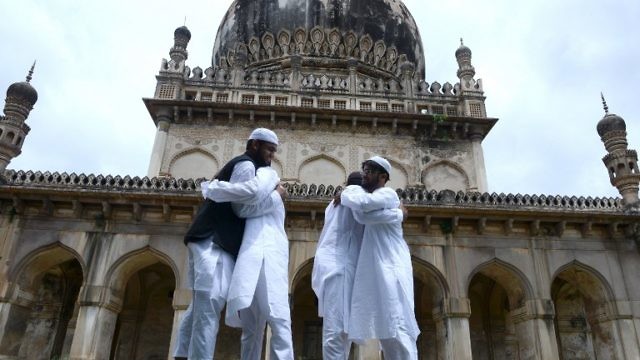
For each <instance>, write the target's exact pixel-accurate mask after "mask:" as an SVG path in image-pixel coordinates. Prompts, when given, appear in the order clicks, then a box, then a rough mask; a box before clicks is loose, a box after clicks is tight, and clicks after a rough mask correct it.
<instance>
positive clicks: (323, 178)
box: [298, 154, 347, 186]
mask: <svg viewBox="0 0 640 360" xmlns="http://www.w3.org/2000/svg"><path fill="white" fill-rule="evenodd" d="M346 179H347V170H346V168H345V166H344V165H343V164H342V163H341V162H340V161H339V160H337V159H335V158H333V157H330V156H327V155H325V154H320V155H315V156H311V157H309V158H307V159H305V160H304V161H302V163H301V164H300V166H299V167H298V180H299V181H300V182H301V183H306V184H309V185H310V184H316V185H327V186H328V185H333V186H337V185H342V184H344V182H345V181H346Z"/></svg>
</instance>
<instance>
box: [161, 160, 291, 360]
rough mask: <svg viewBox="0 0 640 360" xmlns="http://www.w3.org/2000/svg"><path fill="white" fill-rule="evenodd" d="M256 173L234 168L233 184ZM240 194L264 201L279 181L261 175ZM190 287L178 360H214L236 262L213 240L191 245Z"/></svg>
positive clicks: (243, 164)
mask: <svg viewBox="0 0 640 360" xmlns="http://www.w3.org/2000/svg"><path fill="white" fill-rule="evenodd" d="M254 174H255V169H254V167H253V164H252V163H251V162H249V161H247V162H240V163H238V164H236V165H235V166H234V168H233V172H232V175H231V181H232V182H237V181H239V179H243V178H247V177H249V176H251V177H253V176H254ZM255 179H256V180H255V181H250V182H247V183H246V184H245V186H244V187H243V188H242V190H243V192H238V194H237V195H238V197H239V198H241V199H242V200H243V201H245V202H249V203H251V202H259V201H262V200H264V198H265V195H264V194H265V193H266V194H269V193H270V190H272V189H273V188H274V187H275V186H276V184H277V183H278V181H279V179H277V176H276V177H275V178H272V176H271V174H270V173H268V172H267V173H266V174H260V175H258V177H256V178H255ZM209 184H210V183H209V182H203V183H202V184H201V188H202V195H203V196H204V197H205V198H206V197H208V186H209ZM187 246H188V250H189V268H188V279H189V287H190V288H191V289H192V290H193V293H192V300H191V304H190V305H189V308H188V309H187V311H186V312H185V314H184V317H183V319H182V321H181V323H180V329H179V332H178V338H177V341H176V347H175V350H174V356H175V357H188V358H189V359H211V358H212V357H213V353H214V351H215V346H216V337H217V333H218V327H219V323H220V312H221V311H222V308H223V307H224V305H225V302H226V299H227V295H228V290H229V283H230V282H231V275H232V272H233V267H234V263H235V259H233V257H232V256H231V255H229V254H228V253H226V252H225V251H224V250H222V249H221V248H220V247H219V246H218V245H216V244H215V242H213V239H206V240H203V241H199V242H193V243H189V244H188V245H187Z"/></svg>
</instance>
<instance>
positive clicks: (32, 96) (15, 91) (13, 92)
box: [7, 81, 38, 106]
mask: <svg viewBox="0 0 640 360" xmlns="http://www.w3.org/2000/svg"><path fill="white" fill-rule="evenodd" d="M12 97H13V98H18V99H24V100H26V101H27V102H28V103H29V104H30V105H31V106H33V105H35V103H36V102H37V101H38V92H37V91H36V89H34V88H33V86H31V84H29V83H28V82H26V81H23V82H17V83H14V84H11V85H10V86H9V88H8V89H7V98H12Z"/></svg>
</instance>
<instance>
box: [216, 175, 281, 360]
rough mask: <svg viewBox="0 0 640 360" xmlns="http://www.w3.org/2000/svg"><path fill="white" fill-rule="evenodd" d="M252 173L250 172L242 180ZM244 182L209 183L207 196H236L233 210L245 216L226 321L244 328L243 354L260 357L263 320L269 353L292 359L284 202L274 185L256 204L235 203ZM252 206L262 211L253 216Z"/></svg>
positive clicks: (249, 358)
mask: <svg viewBox="0 0 640 360" xmlns="http://www.w3.org/2000/svg"><path fill="white" fill-rule="evenodd" d="M263 170H264V171H265V172H266V171H270V172H271V174H272V176H276V177H277V174H276V173H275V170H273V169H271V168H268V167H267V168H263V169H260V170H259V172H262V171H263ZM252 178H253V176H248V177H247V178H246V179H244V181H250V180H252ZM249 184H250V182H249ZM244 186H245V184H242V183H236V184H232V183H227V182H215V183H213V184H210V185H209V196H210V198H211V199H213V200H215V201H220V202H224V201H232V202H234V204H233V208H234V211H236V214H237V215H238V216H240V217H246V218H247V221H246V224H245V232H244V237H243V240H242V246H241V247H240V252H239V254H238V259H237V260H236V267H235V269H234V272H233V275H232V278H231V284H230V286H229V294H228V296H227V313H226V324H227V325H229V326H233V327H241V328H242V339H241V345H242V349H241V353H242V359H243V360H254V359H255V360H258V359H260V358H261V355H262V343H263V337H264V329H265V325H266V324H267V323H268V324H269V327H270V328H271V335H272V336H271V348H270V359H274V360H275V359H283V360H293V342H292V336H291V314H290V309H289V291H288V289H289V281H288V265H289V241H288V239H287V235H286V233H285V230H284V217H285V209H284V203H283V201H282V197H281V194H280V193H279V192H278V191H273V192H271V193H270V194H268V196H267V198H266V199H267V200H265V201H263V202H260V203H258V204H254V205H249V204H245V205H242V204H239V203H241V202H242V201H243V199H242V198H241V197H239V196H238V195H239V193H242V192H243V190H242V189H243V187H244ZM255 212H260V213H262V214H263V215H261V216H254V217H252V214H253V213H255Z"/></svg>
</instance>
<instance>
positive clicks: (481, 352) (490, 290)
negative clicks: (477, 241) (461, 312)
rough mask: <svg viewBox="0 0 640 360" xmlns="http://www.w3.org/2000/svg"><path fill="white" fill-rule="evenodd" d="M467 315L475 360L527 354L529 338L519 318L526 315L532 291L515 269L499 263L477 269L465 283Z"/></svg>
mask: <svg viewBox="0 0 640 360" xmlns="http://www.w3.org/2000/svg"><path fill="white" fill-rule="evenodd" d="M466 284H467V286H466V289H467V297H468V298H469V304H470V309H471V314H470V317H469V332H470V336H471V352H472V357H473V358H474V359H475V358H480V359H482V358H494V359H501V358H511V357H512V356H513V355H514V354H518V353H521V352H522V351H530V348H529V344H530V343H531V338H530V336H528V335H527V332H526V331H523V330H522V329H523V327H525V328H526V323H525V322H523V315H524V316H525V317H524V319H526V316H528V315H532V314H530V310H531V309H529V307H527V305H526V304H527V300H530V299H532V297H533V289H532V286H531V284H530V282H529V281H528V279H527V277H526V276H525V275H524V274H523V273H522V272H521V271H520V270H519V269H518V268H516V267H515V266H513V265H511V264H509V263H506V262H504V261H502V260H499V259H493V260H490V261H488V262H486V263H484V264H481V265H479V266H478V267H476V269H475V270H474V271H473V272H472V273H471V274H470V275H469V277H468V279H467V281H466Z"/></svg>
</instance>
